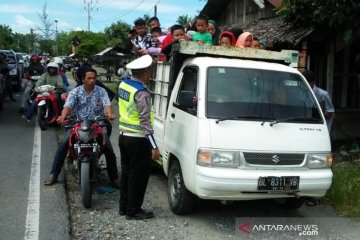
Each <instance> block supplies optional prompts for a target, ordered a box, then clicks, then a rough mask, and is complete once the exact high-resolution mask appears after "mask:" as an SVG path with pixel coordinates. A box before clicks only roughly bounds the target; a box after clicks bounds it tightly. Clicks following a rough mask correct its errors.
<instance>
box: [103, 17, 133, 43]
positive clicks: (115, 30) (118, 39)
mask: <svg viewBox="0 0 360 240" xmlns="http://www.w3.org/2000/svg"><path fill="white" fill-rule="evenodd" d="M130 28H131V26H130V25H129V24H127V23H125V22H122V21H117V22H116V23H113V24H111V25H110V27H107V28H105V29H104V33H105V35H106V39H107V44H108V46H114V47H124V46H125V45H126V40H127V39H128V33H129V31H130Z"/></svg>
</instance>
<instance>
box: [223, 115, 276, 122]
mask: <svg viewBox="0 0 360 240" xmlns="http://www.w3.org/2000/svg"><path fill="white" fill-rule="evenodd" d="M239 119H254V120H268V119H272V118H267V117H260V116H256V115H245V116H232V117H223V118H219V119H218V120H216V123H219V122H221V121H226V120H239Z"/></svg>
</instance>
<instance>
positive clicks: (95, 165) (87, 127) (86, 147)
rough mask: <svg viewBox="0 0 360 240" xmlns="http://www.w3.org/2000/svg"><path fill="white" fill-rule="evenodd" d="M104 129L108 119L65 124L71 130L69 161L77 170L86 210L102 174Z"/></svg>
mask: <svg viewBox="0 0 360 240" xmlns="http://www.w3.org/2000/svg"><path fill="white" fill-rule="evenodd" d="M104 127H106V119H105V118H103V117H100V116H98V117H96V118H95V120H93V121H77V120H75V121H74V120H69V121H68V122H67V123H65V128H71V130H70V138H69V158H68V159H70V164H72V165H73V166H74V168H75V172H76V175H77V176H76V178H77V182H78V184H79V185H80V192H81V200H82V203H83V206H84V207H85V208H90V207H91V202H92V185H93V184H94V183H95V182H96V180H97V178H98V176H99V172H100V168H99V166H100V165H101V164H100V163H99V159H100V157H101V155H102V154H103V151H104V148H105V141H106V139H105V137H104V136H105V134H106V132H104ZM68 161H69V160H68ZM68 164H69V162H68Z"/></svg>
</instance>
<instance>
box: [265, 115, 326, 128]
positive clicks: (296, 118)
mask: <svg viewBox="0 0 360 240" xmlns="http://www.w3.org/2000/svg"><path fill="white" fill-rule="evenodd" d="M294 121H301V122H306V123H317V122H321V119H318V118H307V117H290V118H283V119H277V120H275V121H273V122H271V123H270V127H272V126H273V125H274V124H277V123H280V122H294Z"/></svg>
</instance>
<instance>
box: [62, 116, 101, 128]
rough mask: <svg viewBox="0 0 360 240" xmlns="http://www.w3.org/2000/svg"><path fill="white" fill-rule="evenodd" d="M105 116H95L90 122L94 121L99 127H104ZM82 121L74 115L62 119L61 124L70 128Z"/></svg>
mask: <svg viewBox="0 0 360 240" xmlns="http://www.w3.org/2000/svg"><path fill="white" fill-rule="evenodd" d="M107 121H108V120H107V118H106V117H103V116H96V117H95V119H94V120H92V121H91V122H92V123H94V122H96V123H98V124H99V125H100V126H101V127H105V126H107V123H106V122H107ZM81 122H83V121H82V120H79V119H76V118H75V117H69V118H67V119H65V120H64V123H63V124H62V125H63V126H64V127H65V128H71V127H73V126H74V125H75V124H79V123H81Z"/></svg>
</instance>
